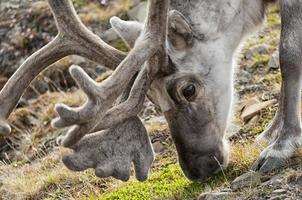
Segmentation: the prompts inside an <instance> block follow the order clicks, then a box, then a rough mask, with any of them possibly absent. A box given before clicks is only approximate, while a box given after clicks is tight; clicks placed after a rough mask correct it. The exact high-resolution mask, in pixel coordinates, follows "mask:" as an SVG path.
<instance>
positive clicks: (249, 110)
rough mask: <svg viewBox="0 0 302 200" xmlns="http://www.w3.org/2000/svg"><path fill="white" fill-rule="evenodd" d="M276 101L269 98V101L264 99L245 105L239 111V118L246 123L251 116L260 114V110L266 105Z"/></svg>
mask: <svg viewBox="0 0 302 200" xmlns="http://www.w3.org/2000/svg"><path fill="white" fill-rule="evenodd" d="M275 103H277V100H276V99H273V100H270V101H265V102H261V103H258V104H254V105H250V106H245V108H244V109H243V111H242V113H241V119H242V120H243V121H244V122H245V123H247V122H248V121H249V120H250V119H251V118H253V117H254V116H256V115H258V114H260V111H261V110H262V109H264V108H267V107H268V106H270V105H272V104H275Z"/></svg>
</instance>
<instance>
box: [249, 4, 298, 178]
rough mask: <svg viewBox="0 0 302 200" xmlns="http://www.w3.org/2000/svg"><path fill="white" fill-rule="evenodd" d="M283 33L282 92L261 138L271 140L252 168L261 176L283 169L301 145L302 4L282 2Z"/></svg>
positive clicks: (281, 60) (281, 52) (281, 45)
mask: <svg viewBox="0 0 302 200" xmlns="http://www.w3.org/2000/svg"><path fill="white" fill-rule="evenodd" d="M280 4H281V17H282V33H281V42H280V64H281V72H282V91H281V98H280V104H279V110H278V113H277V114H276V117H275V119H274V120H275V121H274V122H273V123H272V125H271V126H270V127H269V129H268V131H266V132H265V133H264V134H266V135H262V136H261V137H262V138H265V137H266V138H272V141H271V144H270V145H269V146H268V147H267V148H266V149H265V150H264V151H263V152H262V153H261V154H260V158H259V159H258V160H257V161H256V163H255V164H254V166H253V169H254V170H259V171H260V172H262V173H266V172H270V171H272V170H274V169H278V168H280V167H282V166H283V165H284V163H285V161H286V160H287V159H288V158H290V157H291V156H292V155H293V154H294V152H295V151H296V150H297V148H298V147H299V146H300V145H301V144H302V135H301V133H302V129H301V107H300V106H301V86H302V85H301V84H302V36H301V34H302V21H301V19H302V5H301V1H299V0H297V1H285V0H282V1H280Z"/></svg>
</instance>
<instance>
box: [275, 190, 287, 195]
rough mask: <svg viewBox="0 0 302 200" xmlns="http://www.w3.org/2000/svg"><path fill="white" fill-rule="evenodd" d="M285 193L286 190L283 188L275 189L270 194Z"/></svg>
mask: <svg viewBox="0 0 302 200" xmlns="http://www.w3.org/2000/svg"><path fill="white" fill-rule="evenodd" d="M285 193H287V191H286V190H285V189H277V190H274V191H273V192H272V194H274V195H280V194H285Z"/></svg>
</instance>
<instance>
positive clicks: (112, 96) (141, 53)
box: [52, 0, 168, 147]
mask: <svg viewBox="0 0 302 200" xmlns="http://www.w3.org/2000/svg"><path fill="white" fill-rule="evenodd" d="M148 8H149V12H148V13H149V14H148V18H147V20H146V23H145V26H144V29H143V31H142V35H141V36H140V37H139V38H138V40H137V42H136V43H135V46H134V48H133V49H132V50H131V51H130V53H129V54H128V56H127V57H126V58H125V59H124V60H123V61H122V62H121V64H120V65H119V66H118V67H117V68H116V70H115V71H114V73H113V74H112V75H111V76H110V77H109V78H108V79H106V80H105V81H103V82H102V83H100V84H98V87H97V89H96V87H89V86H88V84H90V83H89V82H90V81H91V80H90V78H88V77H87V75H86V73H85V72H84V71H83V70H81V68H79V67H75V66H74V67H72V70H71V74H72V76H73V78H74V79H75V80H76V82H77V83H78V84H79V86H80V87H81V88H82V89H84V88H85V90H84V92H85V93H86V94H87V96H88V100H87V102H86V103H85V105H84V106H82V107H80V108H70V107H68V106H65V105H62V104H60V105H58V106H57V107H56V110H57V112H58V114H59V118H57V119H55V120H54V121H53V123H52V124H53V126H55V127H66V126H71V125H73V127H72V128H71V129H70V130H69V132H68V134H67V135H66V136H64V137H65V138H63V140H62V145H63V146H65V147H72V146H73V145H74V144H75V143H77V141H79V139H80V138H82V137H83V136H84V135H85V134H87V133H90V132H92V131H95V130H96V129H97V130H100V129H99V128H101V129H103V128H107V127H109V126H108V125H114V124H117V123H118V122H121V121H123V120H124V119H126V118H129V114H130V115H132V116H133V115H136V114H137V113H138V112H139V110H140V108H141V104H142V102H143V99H144V96H145V93H146V91H147V90H148V88H149V86H150V82H151V81H152V77H151V78H150V77H149V76H148V71H153V70H154V69H152V70H150V69H149V68H150V67H151V68H154V67H155V68H156V67H158V64H159V63H158V62H156V63H154V59H155V60H157V61H159V60H161V59H158V56H159V54H158V53H157V52H159V51H160V52H164V51H162V50H163V48H164V44H165V37H166V26H167V25H166V24H167V13H168V0H164V1H162V0H150V1H149V7H148ZM161 57H163V56H162V55H161ZM146 61H147V64H146V66H145V67H144V68H143V69H141V66H143V64H144V63H145V62H146ZM150 64H155V66H153V65H150ZM138 71H140V73H139V75H138V77H137V78H136V81H135V83H134V85H133V87H132V89H131V93H130V96H129V98H128V100H127V101H125V102H124V103H122V104H120V105H118V106H117V107H114V108H113V109H111V110H110V108H111V107H112V103H113V102H114V101H115V100H116V99H117V98H118V97H119V96H120V94H121V93H122V92H123V91H124V90H125V88H126V87H127V85H128V84H129V82H130V81H131V78H132V77H134V76H135V74H136V73H137V72H138ZM155 71H156V70H155ZM75 73H76V74H77V75H76V76H75ZM95 84H97V83H95ZM87 90H88V91H87ZM91 94H92V96H94V97H92V96H91ZM108 110H109V111H108ZM122 112H124V113H123V114H122ZM84 113H85V114H84ZM71 115H73V116H76V118H77V119H76V120H71V119H72V118H73V119H74V117H72V116H71ZM106 117H108V120H106ZM103 120H104V122H106V123H108V124H105V123H102V121H103ZM100 123H101V125H99V124H100ZM98 125H99V126H98Z"/></svg>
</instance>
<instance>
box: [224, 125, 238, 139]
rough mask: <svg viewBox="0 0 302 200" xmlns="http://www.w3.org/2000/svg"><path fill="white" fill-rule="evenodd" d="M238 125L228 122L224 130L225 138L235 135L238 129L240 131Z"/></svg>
mask: <svg viewBox="0 0 302 200" xmlns="http://www.w3.org/2000/svg"><path fill="white" fill-rule="evenodd" d="M240 129H241V128H240V126H238V125H236V124H230V125H229V126H228V127H227V130H226V135H225V136H226V138H231V137H233V136H234V135H236V134H237V133H238V132H239V131H240Z"/></svg>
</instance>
